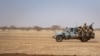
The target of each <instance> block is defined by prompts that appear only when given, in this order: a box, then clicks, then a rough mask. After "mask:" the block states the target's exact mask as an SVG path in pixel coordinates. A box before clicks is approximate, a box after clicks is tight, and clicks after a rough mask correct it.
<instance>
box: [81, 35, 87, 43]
mask: <svg viewBox="0 0 100 56" xmlns="http://www.w3.org/2000/svg"><path fill="white" fill-rule="evenodd" d="M80 40H81V42H88V40H89V38H88V37H87V36H86V34H84V35H83V36H82V37H81V39H80Z"/></svg>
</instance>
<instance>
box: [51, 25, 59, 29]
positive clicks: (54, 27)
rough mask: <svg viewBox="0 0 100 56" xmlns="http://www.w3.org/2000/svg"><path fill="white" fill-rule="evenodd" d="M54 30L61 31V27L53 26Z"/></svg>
mask: <svg viewBox="0 0 100 56" xmlns="http://www.w3.org/2000/svg"><path fill="white" fill-rule="evenodd" d="M51 28H52V30H60V29H61V27H60V26H59V25H53V26H52V27H51Z"/></svg>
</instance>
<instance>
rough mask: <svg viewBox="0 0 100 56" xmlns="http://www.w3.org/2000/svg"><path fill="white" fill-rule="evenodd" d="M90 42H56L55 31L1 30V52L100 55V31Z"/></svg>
mask: <svg viewBox="0 0 100 56" xmlns="http://www.w3.org/2000/svg"><path fill="white" fill-rule="evenodd" d="M95 33H96V38H95V39H92V40H90V41H89V42H84V43H83V42H80V40H76V39H72V40H64V41H63V42H56V41H55V39H53V38H52V35H53V34H54V32H53V31H38V32H37V31H0V53H1V54H2V53H24V54H44V55H46V54H48V55H84V56H86V55H90V56H100V38H99V37H100V32H99V31H95Z"/></svg>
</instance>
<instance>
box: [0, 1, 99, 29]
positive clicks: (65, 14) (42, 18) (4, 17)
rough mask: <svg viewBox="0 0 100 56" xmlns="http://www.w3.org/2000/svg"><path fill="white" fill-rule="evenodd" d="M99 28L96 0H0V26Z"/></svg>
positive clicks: (97, 2) (97, 3)
mask: <svg viewBox="0 0 100 56" xmlns="http://www.w3.org/2000/svg"><path fill="white" fill-rule="evenodd" d="M85 22H86V23H87V25H90V24H91V23H92V22H94V25H93V27H94V28H100V0H0V26H10V25H15V26H19V27H21V26H28V27H29V26H36V25H38V26H41V27H50V26H52V25H60V26H61V27H66V26H67V27H75V26H81V25H83V24H84V23H85Z"/></svg>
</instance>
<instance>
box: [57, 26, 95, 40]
mask: <svg viewBox="0 0 100 56" xmlns="http://www.w3.org/2000/svg"><path fill="white" fill-rule="evenodd" d="M91 28H92V27H91V25H90V26H88V28H87V29H84V28H82V27H74V28H66V29H65V30H64V31H62V32H56V33H55V39H56V41H57V42H62V40H69V39H78V40H80V41H81V42H87V41H88V40H90V39H94V38H95V33H94V32H93V29H91Z"/></svg>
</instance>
